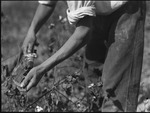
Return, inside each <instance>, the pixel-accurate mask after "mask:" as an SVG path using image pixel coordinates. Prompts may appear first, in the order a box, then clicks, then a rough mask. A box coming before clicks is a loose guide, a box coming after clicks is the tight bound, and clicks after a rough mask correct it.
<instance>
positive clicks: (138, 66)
mask: <svg viewBox="0 0 150 113" xmlns="http://www.w3.org/2000/svg"><path fill="white" fill-rule="evenodd" d="M145 7H146V6H145V2H144V1H134V2H128V3H127V4H126V5H125V6H123V7H122V8H120V9H119V10H116V11H115V12H113V13H112V14H110V15H105V16H102V15H101V16H98V17H96V18H97V20H99V22H98V21H97V23H98V24H97V25H96V26H99V31H98V30H94V31H93V35H92V38H91V40H90V42H89V43H88V45H87V47H86V51H85V60H84V62H85V64H86V66H84V70H86V71H85V74H84V75H85V79H87V80H86V81H88V82H86V83H90V81H91V79H90V78H92V77H91V76H92V75H91V74H88V71H87V70H91V69H92V68H93V65H94V64H95V62H96V63H98V62H99V63H102V62H104V64H103V69H102V75H101V76H102V78H101V79H102V82H103V92H104V93H103V96H104V101H103V104H102V107H101V110H102V112H135V111H136V107H137V104H138V103H137V100H138V94H139V88H140V78H141V70H142V61H143V48H144V22H145V12H146V11H145ZM97 28H98V27H97ZM96 35H98V36H99V40H102V39H103V38H104V37H105V38H106V41H107V43H108V46H109V48H108V52H107V50H106V49H105V51H103V50H102V49H101V48H98V47H99V46H98V44H96V42H98V38H93V37H98V36H96ZM107 39H108V40H107ZM104 41H105V40H104V39H103V43H99V45H101V47H104V46H105V44H104ZM104 48H105V47H104ZM94 49H95V50H94ZM102 52H103V53H106V52H107V55H106V57H105V56H104V55H102V56H101V54H102ZM97 56H98V57H97ZM89 62H90V63H89ZM92 62H93V63H92ZM101 66H102V64H100V65H99V67H101ZM87 67H88V68H87ZM97 68H98V67H97ZM93 72H94V71H93ZM93 76H95V74H93ZM95 82H96V81H95ZM87 86H88V85H87Z"/></svg>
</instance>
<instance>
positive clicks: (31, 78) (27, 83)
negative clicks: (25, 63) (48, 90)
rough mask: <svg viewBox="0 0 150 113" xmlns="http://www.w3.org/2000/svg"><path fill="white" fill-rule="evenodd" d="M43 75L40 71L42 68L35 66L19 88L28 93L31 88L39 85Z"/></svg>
mask: <svg viewBox="0 0 150 113" xmlns="http://www.w3.org/2000/svg"><path fill="white" fill-rule="evenodd" d="M43 74H44V71H43V70H42V67H40V66H37V67H34V68H32V69H31V70H30V72H29V73H28V74H27V75H26V77H25V79H24V80H23V81H22V83H21V84H20V87H21V88H24V89H26V91H27V92H28V91H29V90H30V89H31V88H32V87H35V86H36V85H37V84H38V83H39V81H40V80H41V78H42V77H43Z"/></svg>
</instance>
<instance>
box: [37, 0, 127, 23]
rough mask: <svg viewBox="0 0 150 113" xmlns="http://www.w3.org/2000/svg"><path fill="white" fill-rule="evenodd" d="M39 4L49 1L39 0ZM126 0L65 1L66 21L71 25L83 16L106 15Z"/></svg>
mask: <svg viewBox="0 0 150 113" xmlns="http://www.w3.org/2000/svg"><path fill="white" fill-rule="evenodd" d="M39 3H40V4H49V3H50V0H49V1H39ZM125 3H126V1H94V0H85V1H82V0H78V1H77V0H74V1H67V5H68V9H67V11H66V12H67V17H68V21H69V23H70V24H72V25H76V23H77V22H78V21H79V20H80V19H81V18H84V17H85V16H96V15H108V14H110V13H112V12H114V11H115V10H117V9H118V8H120V7H121V6H122V5H124V4H125Z"/></svg>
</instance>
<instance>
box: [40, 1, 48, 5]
mask: <svg viewBox="0 0 150 113" xmlns="http://www.w3.org/2000/svg"><path fill="white" fill-rule="evenodd" d="M38 2H39V3H40V4H44V5H49V4H50V1H48V0H45V1H43V0H39V1H38Z"/></svg>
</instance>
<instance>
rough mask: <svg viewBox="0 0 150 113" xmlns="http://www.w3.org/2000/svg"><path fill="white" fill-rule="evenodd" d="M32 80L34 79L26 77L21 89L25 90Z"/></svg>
mask: <svg viewBox="0 0 150 113" xmlns="http://www.w3.org/2000/svg"><path fill="white" fill-rule="evenodd" d="M31 79H32V77H31V76H26V77H25V79H24V80H23V81H22V83H21V84H20V87H22V88H25V87H26V86H27V85H28V84H29V82H30V81H31Z"/></svg>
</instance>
